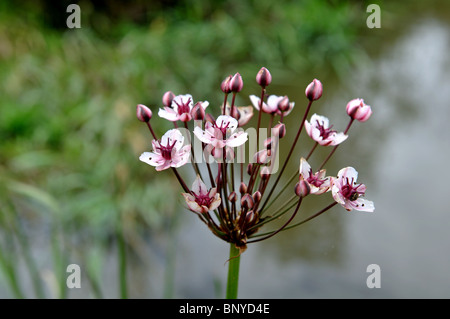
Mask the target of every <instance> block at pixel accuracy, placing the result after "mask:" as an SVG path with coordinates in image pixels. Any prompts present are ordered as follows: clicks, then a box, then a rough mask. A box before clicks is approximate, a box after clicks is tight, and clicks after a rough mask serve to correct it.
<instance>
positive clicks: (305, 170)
mask: <svg viewBox="0 0 450 319" xmlns="http://www.w3.org/2000/svg"><path fill="white" fill-rule="evenodd" d="M310 172H311V165H309V163H308V162H307V161H306V160H305V159H304V158H303V157H302V158H301V159H300V168H299V173H300V175H302V176H303V178H304V179H307V178H308V177H309V175H310Z"/></svg>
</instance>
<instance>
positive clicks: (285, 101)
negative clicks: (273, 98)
mask: <svg viewBox="0 0 450 319" xmlns="http://www.w3.org/2000/svg"><path fill="white" fill-rule="evenodd" d="M290 107H291V106H290V104H289V98H288V97H287V96H286V95H285V96H284V97H283V98H282V99H281V100H280V102H278V109H279V110H280V112H286V111H287V110H289V108H290Z"/></svg>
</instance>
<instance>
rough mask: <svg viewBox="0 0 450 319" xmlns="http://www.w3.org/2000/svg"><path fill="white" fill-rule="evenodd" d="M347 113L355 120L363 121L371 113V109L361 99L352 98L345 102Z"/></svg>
mask: <svg viewBox="0 0 450 319" xmlns="http://www.w3.org/2000/svg"><path fill="white" fill-rule="evenodd" d="M346 109H347V114H348V115H349V116H350V117H351V118H352V119H355V120H358V121H360V122H365V121H367V120H368V119H369V117H370V116H371V115H372V109H371V107H370V106H369V105H367V104H365V103H364V100H363V99H354V100H351V101H350V102H348V103H347V107H346Z"/></svg>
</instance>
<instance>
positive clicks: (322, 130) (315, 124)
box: [305, 114, 348, 146]
mask: <svg viewBox="0 0 450 319" xmlns="http://www.w3.org/2000/svg"><path fill="white" fill-rule="evenodd" d="M332 127H333V126H330V123H329V120H328V118H326V117H325V116H321V115H317V114H314V115H313V116H311V122H308V120H305V130H306V132H307V133H308V135H309V136H310V137H311V138H312V139H313V140H314V141H316V142H317V143H319V144H320V145H323V146H327V145H332V146H334V145H338V144H340V143H342V142H343V141H345V140H346V139H347V137H348V135H345V134H344V133H337V132H336V131H335V130H332V129H331V128H332Z"/></svg>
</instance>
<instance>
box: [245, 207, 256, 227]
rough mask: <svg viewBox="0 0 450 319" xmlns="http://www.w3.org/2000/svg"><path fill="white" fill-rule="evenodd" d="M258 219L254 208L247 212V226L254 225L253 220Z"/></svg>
mask: <svg viewBox="0 0 450 319" xmlns="http://www.w3.org/2000/svg"><path fill="white" fill-rule="evenodd" d="M255 221H256V214H255V212H253V211H252V210H251V211H249V212H247V214H245V224H246V225H247V226H252V225H253V222H255Z"/></svg>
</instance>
